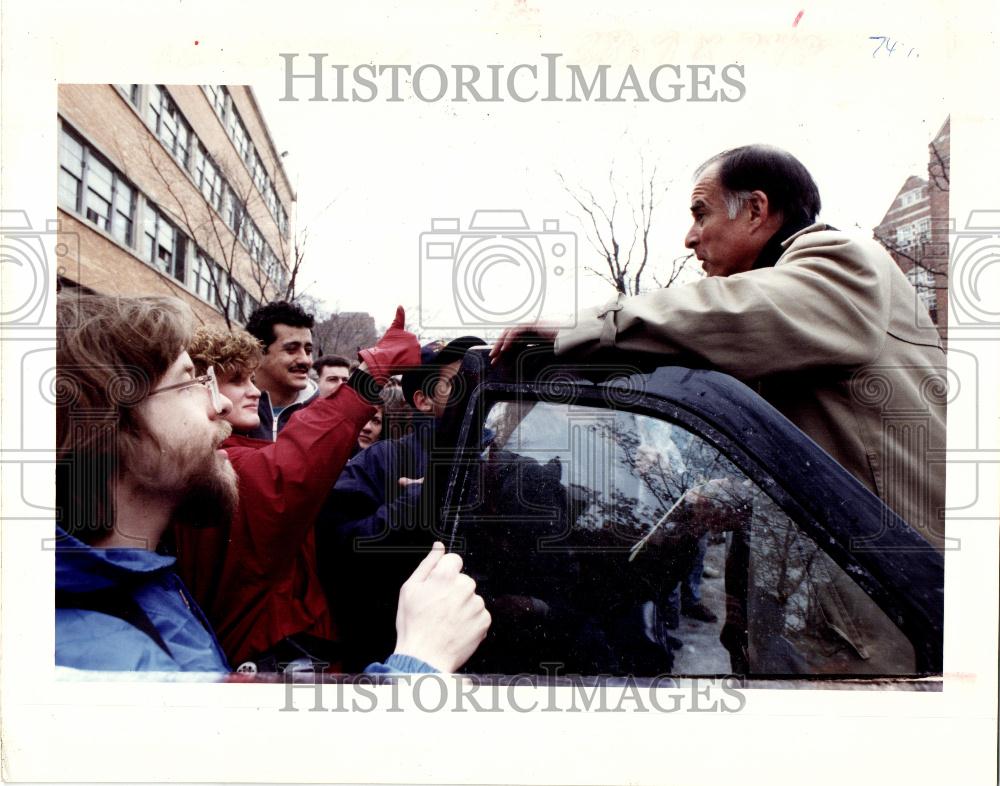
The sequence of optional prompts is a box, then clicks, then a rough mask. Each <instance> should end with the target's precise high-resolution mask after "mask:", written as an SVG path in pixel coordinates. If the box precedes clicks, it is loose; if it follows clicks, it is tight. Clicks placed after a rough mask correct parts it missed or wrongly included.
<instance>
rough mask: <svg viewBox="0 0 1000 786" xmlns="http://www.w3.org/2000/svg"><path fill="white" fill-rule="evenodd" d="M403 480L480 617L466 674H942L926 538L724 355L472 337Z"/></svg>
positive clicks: (936, 574) (933, 567)
mask: <svg viewBox="0 0 1000 786" xmlns="http://www.w3.org/2000/svg"><path fill="white" fill-rule="evenodd" d="M643 362H646V363H648V360H647V361H643ZM424 494H425V495H427V494H432V495H433V496H432V497H431V498H430V499H429V500H425V502H426V504H427V507H426V508H425V511H431V513H432V516H433V517H434V518H433V520H434V529H435V532H433V533H428V534H427V537H428V539H430V538H432V537H438V538H444V539H445V541H446V543H447V544H448V545H449V547H450V548H451V549H453V550H455V551H457V552H459V553H460V554H462V556H463V558H464V561H465V565H466V570H467V572H468V573H469V574H470V575H471V576H472V577H473V578H474V579H475V580H476V582H477V585H478V588H479V592H480V593H481V594H482V595H483V597H484V599H485V600H486V604H487V608H488V609H489V611H490V613H491V615H492V617H493V625H492V628H491V630H490V633H489V634H488V636H487V639H486V640H485V641H484V643H483V644H482V645H481V647H480V649H479V650H478V651H477V653H476V654H475V655H474V656H473V658H472V660H470V661H469V663H468V664H467V665H466V667H465V668H464V671H465V672H467V673H474V674H508V675H509V674H539V675H545V674H553V673H561V674H579V675H632V676H635V677H652V676H655V675H662V674H676V675H679V676H694V675H721V674H739V675H742V676H745V677H748V678H757V677H767V678H773V677H802V676H804V675H808V676H810V677H821V676H822V677H826V676H838V677H847V676H862V677H872V676H893V677H900V676H904V677H912V676H918V675H938V674H940V673H941V663H942V629H943V623H942V619H943V586H944V581H943V579H944V566H943V559H942V557H941V555H940V554H939V553H938V552H937V551H935V550H934V549H933V548H931V547H930V546H929V545H928V544H927V543H926V542H925V541H924V540H923V539H922V538H921V537H920V536H919V535H917V534H916V533H915V532H914V531H913V530H912V529H911V528H910V527H909V526H908V525H907V524H906V523H905V522H903V521H902V520H901V519H900V518H899V517H898V516H896V515H895V514H894V513H893V512H892V511H891V510H889V509H888V508H887V507H886V506H885V505H883V504H882V502H881V501H880V500H879V499H878V498H877V497H876V496H874V495H873V494H872V493H870V492H869V491H868V490H867V489H865V488H864V487H863V486H862V485H861V484H860V483H859V482H858V481H857V480H855V479H854V477H852V476H851V475H850V474H849V473H848V472H847V471H846V470H844V469H843V468H842V467H841V466H840V465H839V464H837V463H836V461H834V460H833V459H832V458H831V457H830V456H829V455H828V454H827V453H825V452H824V451H823V450H822V449H821V448H819V447H818V446H817V445H816V444H815V443H813V442H812V441H811V440H810V439H809V438H808V437H806V436H805V435H804V434H803V433H802V432H801V431H799V430H798V429H797V428H796V427H795V426H793V425H792V424H791V423H790V422H789V421H788V420H787V419H785V418H784V417H783V416H782V415H781V414H779V413H778V412H777V411H776V410H775V409H773V408H772V407H771V406H770V405H769V404H767V403H766V402H765V401H763V400H762V399H761V398H760V397H759V396H757V395H756V394H755V393H753V392H752V391H751V390H750V389H749V388H748V387H747V386H745V385H744V384H742V383H740V382H738V381H736V380H734V379H733V378H731V377H729V376H727V375H725V374H721V373H718V372H714V371H707V370H698V369H689V368H682V367H677V366H670V367H663V368H655V369H652V368H648V367H645V368H644V367H642V366H640V365H629V364H619V365H615V366H603V367H602V366H594V365H586V366H581V365H570V364H566V363H564V362H560V361H557V360H556V359H555V358H554V356H553V355H552V354H551V352H550V351H548V350H539V349H533V350H527V351H526V352H523V353H521V354H520V355H517V356H514V357H513V358H511V359H508V360H507V361H506V362H505V363H503V364H502V365H499V366H491V365H490V363H489V360H488V357H487V352H486V351H485V350H475V351H472V352H470V353H468V354H467V355H466V358H465V360H464V362H463V365H462V368H461V370H460V373H459V376H458V377H456V381H455V384H454V392H453V394H452V399H451V401H450V404H449V407H448V411H447V412H446V414H445V417H444V419H443V421H442V423H441V425H440V427H439V428H438V430H437V433H436V436H435V440H434V446H433V448H432V451H431V456H430V464H429V471H428V476H427V479H426V480H425V485H424ZM384 543H385V544H386V546H387V547H388V546H389V545H391V538H389V539H387V540H386V541H384ZM693 573H697V575H692V574H693ZM689 577H690V578H689ZM686 580H693V581H695V582H700V583H701V587H700V589H701V594H702V606H703V610H702V611H703V612H704V609H708V611H709V612H710V613H709V614H705V613H702V614H701V615H700V616H701V618H699V619H692V618H689V617H685V616H683V615H679V614H678V613H677V611H678V609H677V595H678V588H679V585H680V584H681V583H682V582H684V581H686ZM396 586H398V584H396ZM713 616H714V617H716V619H715V620H714V621H713V620H711V617H713Z"/></svg>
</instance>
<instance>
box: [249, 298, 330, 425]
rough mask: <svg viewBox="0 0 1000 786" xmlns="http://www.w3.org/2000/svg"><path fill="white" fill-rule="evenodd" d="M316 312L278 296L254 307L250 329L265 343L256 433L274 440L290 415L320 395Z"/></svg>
mask: <svg viewBox="0 0 1000 786" xmlns="http://www.w3.org/2000/svg"><path fill="white" fill-rule="evenodd" d="M313 321H314V319H313V315H312V314H309V313H306V312H305V311H304V310H302V308H300V307H299V306H297V305H296V304H294V303H289V302H287V301H284V300H277V301H275V302H273V303H268V304H266V305H264V306H261V307H260V308H258V309H257V310H256V311H254V312H253V313H252V314H251V315H250V318H249V319H248V320H247V325H246V329H247V332H248V333H249V334H250V335H252V336H253V337H254V338H256V339H257V340H258V341H259V342H260V343H261V346H263V347H264V355H263V357H262V358H261V362H260V365H259V366H258V367H257V375H256V382H257V387H258V388H260V391H261V397H260V407H259V414H260V425H258V426H257V428H256V429H254V431H253V434H252V436H254V437H256V438H258V439H267V440H270V441H271V442H274V441H275V440H276V439H277V438H278V432H279V431H281V429H283V428H284V427H285V424H286V423H288V419H289V418H290V417H291V416H292V415H293V414H294V413H295V412H297V411H298V410H300V409H302V408H303V407H304V406H306V405H307V404H309V403H310V402H311V401H312V400H313V399H314V398H316V397H317V396H318V387H317V385H316V383H315V382H313V381H312V380H311V379H309V369H310V368H312V362H313V359H312V351H313V342H312V327H313Z"/></svg>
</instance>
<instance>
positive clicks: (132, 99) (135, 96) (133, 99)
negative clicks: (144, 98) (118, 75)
mask: <svg viewBox="0 0 1000 786" xmlns="http://www.w3.org/2000/svg"><path fill="white" fill-rule="evenodd" d="M117 88H118V89H119V90H121V91H122V93H124V94H125V97H126V98H127V99H128V100H129V103H130V104H132V105H133V106H135V107H138V106H139V85H117Z"/></svg>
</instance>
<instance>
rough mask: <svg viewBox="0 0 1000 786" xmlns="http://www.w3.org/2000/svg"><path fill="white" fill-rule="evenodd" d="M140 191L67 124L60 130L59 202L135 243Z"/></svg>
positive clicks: (117, 235) (125, 240)
mask: <svg viewBox="0 0 1000 786" xmlns="http://www.w3.org/2000/svg"><path fill="white" fill-rule="evenodd" d="M135 201H136V191H135V189H134V188H133V187H132V186H131V185H129V184H128V183H127V182H125V180H124V179H123V178H122V176H121V175H120V174H119V173H118V171H117V170H116V169H115V168H114V167H112V166H111V165H110V164H108V163H107V162H106V161H105V160H104V159H103V158H101V157H100V156H98V155H97V154H96V153H95V152H94V151H93V150H92V149H91V148H90V147H89V146H88V145H87V144H85V143H84V142H83V141H82V140H80V139H78V138H77V137H76V136H75V135H74V134H71V133H70V132H69V131H68V130H67V129H66V128H61V129H60V130H59V204H60V205H62V206H63V207H64V208H66V209H67V210H72V211H73V212H74V213H80V214H81V215H83V216H84V217H85V218H86V219H87V220H88V221H89V222H90V223H92V224H95V225H96V226H98V227H100V228H101V229H103V230H104V231H105V232H109V233H110V234H111V235H112V237H114V238H115V239H116V240H118V241H119V242H121V243H123V244H125V245H127V246H128V245H131V244H132V223H133V221H134V219H135Z"/></svg>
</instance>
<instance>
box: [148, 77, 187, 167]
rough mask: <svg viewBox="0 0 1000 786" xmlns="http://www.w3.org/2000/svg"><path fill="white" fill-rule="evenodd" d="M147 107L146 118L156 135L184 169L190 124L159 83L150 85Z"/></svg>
mask: <svg viewBox="0 0 1000 786" xmlns="http://www.w3.org/2000/svg"><path fill="white" fill-rule="evenodd" d="M148 107H149V115H148V119H149V122H150V125H152V126H153V130H154V131H155V132H156V135H157V136H158V137H159V138H160V141H161V142H163V145H164V146H165V147H166V148H167V150H169V151H170V154H171V155H172V156H173V157H174V158H176V159H177V160H178V161H179V162H180V163H181V166H183V167H184V168H185V169H186V168H187V165H188V159H189V157H190V149H191V138H192V136H193V134H192V132H191V126H189V125H188V123H187V121H186V120H185V119H184V117H183V116H182V115H181V113H180V110H179V109H178V108H177V105H176V104H175V103H174V102H173V99H171V98H170V96H169V95H168V94H167V91H166V90H165V89H164V88H162V87H161V86H159V85H151V86H150V90H149V104H148Z"/></svg>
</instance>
